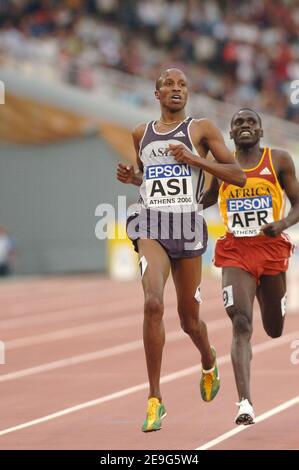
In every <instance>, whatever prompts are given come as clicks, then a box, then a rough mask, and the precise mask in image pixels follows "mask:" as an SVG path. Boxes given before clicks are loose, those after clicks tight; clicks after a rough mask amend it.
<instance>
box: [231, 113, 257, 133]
mask: <svg viewBox="0 0 299 470" xmlns="http://www.w3.org/2000/svg"><path fill="white" fill-rule="evenodd" d="M241 111H250V112H251V113H254V114H255V115H256V117H257V118H258V121H259V123H260V127H262V119H261V116H260V115H259V114H258V113H257V112H256V111H254V109H251V108H240V109H239V110H238V111H236V112H235V114H234V115H233V117H232V119H231V122H230V127H231V128H232V125H233V120H234V119H235V117H236V115H237V114H239V113H240V112H241Z"/></svg>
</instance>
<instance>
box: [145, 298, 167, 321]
mask: <svg viewBox="0 0 299 470" xmlns="http://www.w3.org/2000/svg"><path fill="white" fill-rule="evenodd" d="M163 311H164V305H163V299H162V297H161V296H160V295H158V294H149V295H148V296H146V299H145V302H144V314H145V316H146V317H150V318H157V317H158V318H160V317H162V316H163Z"/></svg>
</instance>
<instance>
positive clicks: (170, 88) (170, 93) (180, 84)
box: [155, 69, 188, 112]
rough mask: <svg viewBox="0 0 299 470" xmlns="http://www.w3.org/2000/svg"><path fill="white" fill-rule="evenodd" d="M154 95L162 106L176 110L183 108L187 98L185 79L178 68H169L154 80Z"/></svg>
mask: <svg viewBox="0 0 299 470" xmlns="http://www.w3.org/2000/svg"><path fill="white" fill-rule="evenodd" d="M156 88H157V89H156V91H155V96H156V98H157V99H158V100H159V101H160V104H161V106H162V107H165V108H167V109H168V110H169V111H172V112H177V111H181V110H182V109H184V107H185V106H186V102H187V98H188V88H187V79H186V77H185V74H184V73H183V72H182V71H181V70H178V69H169V70H166V71H165V72H163V73H162V75H161V76H160V77H159V78H158V80H157V82H156Z"/></svg>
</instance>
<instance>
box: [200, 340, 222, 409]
mask: <svg viewBox="0 0 299 470" xmlns="http://www.w3.org/2000/svg"><path fill="white" fill-rule="evenodd" d="M211 351H212V353H213V356H214V357H215V364H214V367H213V368H212V369H210V370H204V369H202V374H201V380H200V393H201V398H202V399H203V400H204V401H212V400H213V399H214V398H215V396H216V395H217V393H218V390H219V388H220V378H219V372H218V366H217V360H216V350H215V348H214V347H213V346H211Z"/></svg>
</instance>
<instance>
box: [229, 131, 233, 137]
mask: <svg viewBox="0 0 299 470" xmlns="http://www.w3.org/2000/svg"><path fill="white" fill-rule="evenodd" d="M229 136H230V138H231V139H233V138H234V137H233V132H232V131H229Z"/></svg>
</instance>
